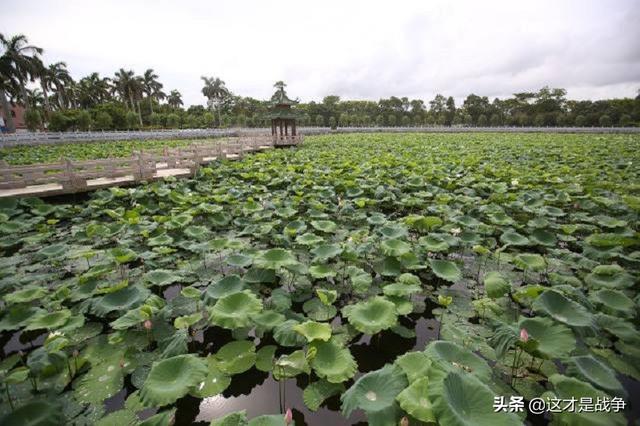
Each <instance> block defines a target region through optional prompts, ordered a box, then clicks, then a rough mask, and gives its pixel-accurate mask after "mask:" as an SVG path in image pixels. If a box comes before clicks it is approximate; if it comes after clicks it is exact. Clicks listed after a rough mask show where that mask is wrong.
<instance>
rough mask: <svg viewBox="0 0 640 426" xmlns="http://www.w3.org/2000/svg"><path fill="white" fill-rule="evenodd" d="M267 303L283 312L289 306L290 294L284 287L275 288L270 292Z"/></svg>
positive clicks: (290, 302)
mask: <svg viewBox="0 0 640 426" xmlns="http://www.w3.org/2000/svg"><path fill="white" fill-rule="evenodd" d="M268 303H269V306H270V307H271V308H272V309H273V310H274V311H278V312H281V313H285V311H286V310H287V309H289V308H291V304H292V301H291V294H290V293H289V292H288V291H286V290H285V289H284V288H276V289H275V290H273V291H272V292H271V297H270V298H269V300H268Z"/></svg>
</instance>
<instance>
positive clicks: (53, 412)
mask: <svg viewBox="0 0 640 426" xmlns="http://www.w3.org/2000/svg"><path fill="white" fill-rule="evenodd" d="M0 424H3V425H20V426H58V425H62V424H65V417H64V413H63V411H62V409H61V407H60V405H59V404H57V403H55V402H54V401H46V400H35V401H30V402H28V403H26V404H24V405H22V406H21V407H19V408H16V409H15V410H14V411H12V412H10V413H8V414H5V415H4V416H2V417H0Z"/></svg>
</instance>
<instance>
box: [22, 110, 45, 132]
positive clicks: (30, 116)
mask: <svg viewBox="0 0 640 426" xmlns="http://www.w3.org/2000/svg"><path fill="white" fill-rule="evenodd" d="M24 124H26V125H27V129H29V130H31V131H32V132H35V131H36V130H38V129H39V128H40V126H41V125H42V117H41V116H40V112H39V111H38V110H37V109H33V108H29V109H28V110H27V111H26V112H25V114H24Z"/></svg>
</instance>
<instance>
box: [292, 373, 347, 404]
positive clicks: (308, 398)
mask: <svg viewBox="0 0 640 426" xmlns="http://www.w3.org/2000/svg"><path fill="white" fill-rule="evenodd" d="M344 391H345V388H344V385H343V384H342V383H330V382H327V381H326V380H319V381H317V382H313V383H311V384H310V385H309V386H307V387H306V388H305V389H304V391H303V392H302V400H303V402H304V405H306V406H307V408H308V409H309V410H311V411H317V410H318V408H320V406H321V405H322V403H323V402H324V401H326V400H327V398H330V397H332V396H334V395H340V394H342V393H344Z"/></svg>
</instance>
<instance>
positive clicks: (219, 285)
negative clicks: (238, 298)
mask: <svg viewBox="0 0 640 426" xmlns="http://www.w3.org/2000/svg"><path fill="white" fill-rule="evenodd" d="M244 289H245V282H244V280H242V278H240V277H239V276H238V275H227V276H226V277H224V278H222V279H221V280H219V281H217V282H215V283H213V284H210V285H209V286H208V287H207V290H206V291H205V300H206V301H207V302H210V301H213V300H217V299H221V298H223V297H225V296H229V295H231V294H235V293H240V292H241V291H243V290H244Z"/></svg>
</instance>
